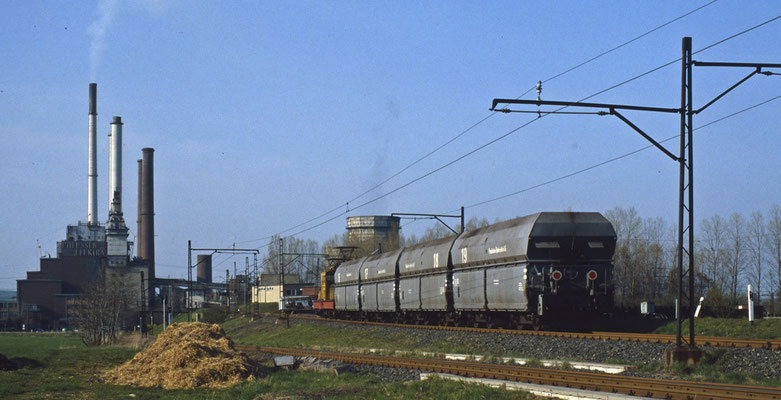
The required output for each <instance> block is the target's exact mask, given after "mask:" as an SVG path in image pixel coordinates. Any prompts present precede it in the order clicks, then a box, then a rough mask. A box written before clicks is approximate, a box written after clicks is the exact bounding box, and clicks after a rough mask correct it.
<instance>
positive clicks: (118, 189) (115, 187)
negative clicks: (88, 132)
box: [108, 117, 122, 215]
mask: <svg viewBox="0 0 781 400" xmlns="http://www.w3.org/2000/svg"><path fill="white" fill-rule="evenodd" d="M108 164H109V192H108V206H109V215H111V214H121V213H122V118H121V117H114V119H113V120H112V121H111V133H110V134H109V159H108Z"/></svg>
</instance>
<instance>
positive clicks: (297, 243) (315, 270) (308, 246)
mask: <svg viewBox="0 0 781 400" xmlns="http://www.w3.org/2000/svg"><path fill="white" fill-rule="evenodd" d="M282 253H283V254H285V256H284V257H282V262H283V267H284V272H285V274H297V275H298V276H299V277H300V278H301V280H302V281H303V282H315V281H317V280H318V279H320V269H322V267H323V262H322V260H321V259H320V258H319V257H317V256H310V255H303V254H318V253H320V244H319V243H317V241H315V240H305V239H299V238H296V237H287V238H285V239H284V240H283V241H282ZM263 273H266V274H278V273H279V236H278V235H274V237H273V238H272V240H271V242H270V243H269V245H268V251H267V253H266V256H265V257H264V258H263Z"/></svg>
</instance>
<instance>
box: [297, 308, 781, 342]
mask: <svg viewBox="0 0 781 400" xmlns="http://www.w3.org/2000/svg"><path fill="white" fill-rule="evenodd" d="M292 317H293V318H298V319H312V320H322V321H338V322H345V323H353V324H365V325H380V326H395V327H403V328H419V329H433V330H446V331H461V332H478V333H501V334H508V335H530V336H550V337H560V338H570V339H592V340H622V341H628V342H647V343H661V344H675V335H655V334H650V333H620V332H561V331H530V330H529V331H527V330H516V329H490V328H470V327H458V326H434V325H410V324H394V323H387V322H368V321H352V320H343V319H324V318H320V317H318V316H316V315H311V314H293V315H292ZM687 337H688V336H687ZM685 339H686V337H685V338H684V340H685ZM696 340H697V345H698V346H713V347H730V348H755V349H768V350H781V340H778V339H744V338H725V337H716V336H697V338H696Z"/></svg>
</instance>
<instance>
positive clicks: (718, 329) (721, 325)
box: [653, 318, 781, 339]
mask: <svg viewBox="0 0 781 400" xmlns="http://www.w3.org/2000/svg"><path fill="white" fill-rule="evenodd" d="M677 328H678V325H677V323H676V322H675V321H672V322H670V323H668V324H666V325H664V326H662V327H660V328H659V329H657V330H655V331H654V332H653V333H659V334H669V335H674V334H675V333H676V330H677ZM682 330H683V332H684V335H689V321H688V320H685V321H684V323H683V326H682ZM694 333H695V334H696V335H702V336H719V337H735V338H759V339H781V319H759V320H756V321H754V323H753V324H749V322H748V320H747V319H729V318H697V319H695V320H694Z"/></svg>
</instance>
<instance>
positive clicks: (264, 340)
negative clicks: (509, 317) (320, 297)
mask: <svg viewBox="0 0 781 400" xmlns="http://www.w3.org/2000/svg"><path fill="white" fill-rule="evenodd" d="M268 321H269V320H268V319H265V320H256V321H253V322H250V321H249V319H247V318H245V317H240V318H231V319H228V320H227V321H225V323H223V324H222V327H223V329H225V332H226V333H227V334H228V336H230V337H231V338H232V339H233V340H234V341H235V342H236V343H241V344H249V345H259V346H269V347H299V348H312V347H319V348H330V349H355V348H363V349H367V348H376V349H383V350H410V349H415V350H419V351H430V352H436V353H468V354H481V355H485V356H507V354H499V353H497V352H496V350H495V348H492V347H491V346H487V345H478V344H473V343H463V342H459V341H457V340H442V341H437V342H432V343H420V342H419V341H417V340H416V339H415V337H414V336H411V335H405V334H404V333H402V332H400V333H398V334H396V335H392V336H388V335H387V334H385V333H383V329H382V328H375V327H367V328H363V329H361V330H358V329H343V328H340V327H338V326H336V325H328V324H313V323H307V322H299V321H295V320H294V321H291V324H290V328H286V327H285V326H286V325H285V322H283V321H278V323H277V324H271V323H269V322H268ZM515 356H522V355H515Z"/></svg>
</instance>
